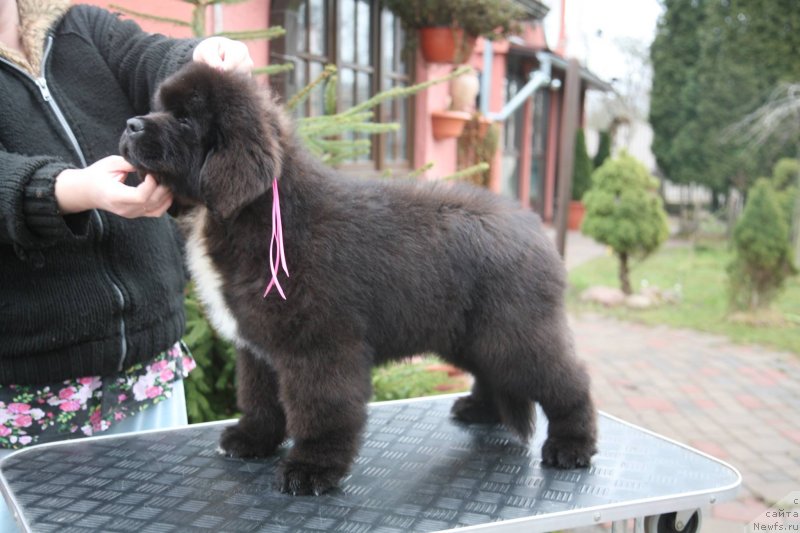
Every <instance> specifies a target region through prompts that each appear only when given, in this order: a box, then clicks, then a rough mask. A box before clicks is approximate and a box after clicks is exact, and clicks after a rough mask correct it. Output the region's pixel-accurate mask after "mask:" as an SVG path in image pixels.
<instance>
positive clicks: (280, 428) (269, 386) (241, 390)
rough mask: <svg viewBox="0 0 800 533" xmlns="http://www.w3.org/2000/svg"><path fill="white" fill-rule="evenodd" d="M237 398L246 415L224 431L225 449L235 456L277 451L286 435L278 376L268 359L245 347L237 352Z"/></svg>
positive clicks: (243, 414)
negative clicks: (279, 397)
mask: <svg viewBox="0 0 800 533" xmlns="http://www.w3.org/2000/svg"><path fill="white" fill-rule="evenodd" d="M236 400H237V401H236V403H237V404H238V406H239V409H240V410H241V411H242V417H241V418H240V419H239V422H238V423H237V424H236V425H235V426H230V427H228V428H226V429H225V431H224V432H223V433H222V437H221V438H220V443H219V444H220V447H221V448H222V451H223V452H224V453H225V454H227V455H230V456H231V457H266V456H269V455H272V454H273V453H275V450H276V449H277V448H278V446H280V444H281V443H282V442H283V439H284V438H285V437H286V416H285V415H284V413H283V407H282V406H281V404H280V401H279V400H278V377H277V375H276V373H275V370H274V369H273V368H272V367H271V366H270V365H269V363H268V362H267V361H265V360H264V359H263V358H261V357H259V356H257V355H255V354H253V353H252V352H250V351H249V350H247V349H244V348H240V349H239V350H238V353H237V354H236Z"/></svg>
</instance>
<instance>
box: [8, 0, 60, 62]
mask: <svg viewBox="0 0 800 533" xmlns="http://www.w3.org/2000/svg"><path fill="white" fill-rule="evenodd" d="M69 7H70V3H69V0H17V9H18V10H19V25H20V28H19V31H20V38H21V39H22V46H23V48H24V49H25V54H24V55H23V54H21V53H19V52H18V51H16V50H12V49H11V48H9V47H7V46H4V45H3V44H0V57H3V58H5V59H8V60H9V61H11V62H12V63H15V64H16V65H17V66H19V67H20V68H22V69H23V70H25V71H26V72H28V73H29V74H31V75H33V76H38V75H39V74H40V72H41V66H42V56H43V55H44V44H45V38H46V37H47V32H48V30H50V28H51V27H52V26H53V24H55V23H56V22H57V21H58V20H59V19H60V18H61V16H62V15H63V14H64V13H65V12H66V11H67V9H69Z"/></svg>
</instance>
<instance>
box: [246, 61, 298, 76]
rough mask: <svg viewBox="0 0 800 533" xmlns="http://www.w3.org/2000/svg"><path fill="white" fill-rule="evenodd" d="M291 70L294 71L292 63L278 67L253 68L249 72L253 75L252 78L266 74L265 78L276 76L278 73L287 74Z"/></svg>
mask: <svg viewBox="0 0 800 533" xmlns="http://www.w3.org/2000/svg"><path fill="white" fill-rule="evenodd" d="M292 69H294V63H282V64H280V65H267V66H266V67H258V68H254V69H253V70H251V71H250V72H251V73H252V74H253V76H258V75H260V74H266V75H267V76H271V75H273V74H278V73H280V72H287V71H289V70H292Z"/></svg>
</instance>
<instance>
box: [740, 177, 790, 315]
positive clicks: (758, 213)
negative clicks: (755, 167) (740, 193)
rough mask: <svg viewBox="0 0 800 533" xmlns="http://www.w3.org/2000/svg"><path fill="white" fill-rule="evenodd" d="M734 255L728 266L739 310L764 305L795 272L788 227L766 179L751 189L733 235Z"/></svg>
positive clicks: (752, 308) (759, 181)
mask: <svg viewBox="0 0 800 533" xmlns="http://www.w3.org/2000/svg"><path fill="white" fill-rule="evenodd" d="M733 242H734V249H735V257H734V259H733V261H732V262H731V264H730V265H729V267H728V273H729V291H730V296H731V303H732V304H733V306H734V307H736V308H740V309H750V310H756V309H759V308H763V307H766V306H767V305H769V303H770V302H771V301H772V300H773V299H774V297H775V296H776V295H777V294H778V292H779V291H780V289H781V287H782V286H783V283H784V281H785V280H786V278H787V277H789V276H790V275H792V274H793V273H795V268H794V265H793V264H792V259H791V250H790V247H789V228H788V226H787V224H786V222H785V220H784V218H783V217H782V216H781V211H780V207H779V206H778V201H777V199H776V197H775V191H774V189H773V187H772V185H771V184H770V182H769V181H768V180H766V179H760V180H758V181H757V182H756V184H755V185H754V186H753V187H752V189H751V190H750V194H749V195H748V199H747V204H746V205H745V208H744V213H743V214H742V218H741V219H740V220H739V222H738V224H737V225H736V229H735V231H734V235H733Z"/></svg>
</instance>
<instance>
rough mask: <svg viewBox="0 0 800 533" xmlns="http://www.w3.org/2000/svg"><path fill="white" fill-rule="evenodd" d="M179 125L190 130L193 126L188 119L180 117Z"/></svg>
mask: <svg viewBox="0 0 800 533" xmlns="http://www.w3.org/2000/svg"><path fill="white" fill-rule="evenodd" d="M178 123H179V124H180V125H181V127H184V128H188V127H190V126H191V125H192V122H191V121H190V120H189V118H188V117H178Z"/></svg>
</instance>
